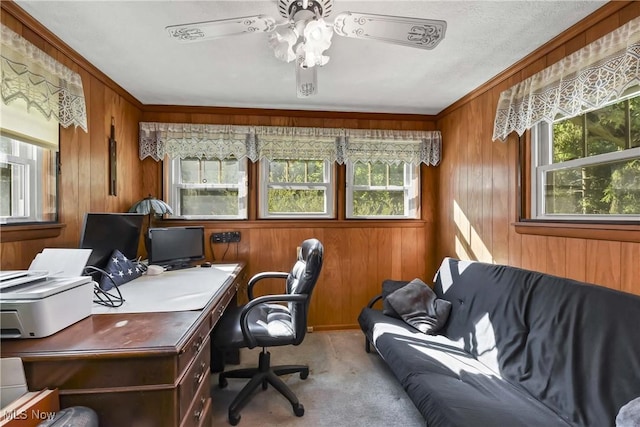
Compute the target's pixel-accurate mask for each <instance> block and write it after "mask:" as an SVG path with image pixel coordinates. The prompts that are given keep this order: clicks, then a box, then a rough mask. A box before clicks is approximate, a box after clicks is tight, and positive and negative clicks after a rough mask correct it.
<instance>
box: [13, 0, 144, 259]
mask: <svg viewBox="0 0 640 427" xmlns="http://www.w3.org/2000/svg"><path fill="white" fill-rule="evenodd" d="M1 18H2V23H3V24H5V25H7V26H8V27H9V28H10V29H12V30H13V31H15V32H16V33H18V34H20V35H22V36H23V37H24V38H25V39H27V40H28V41H30V42H31V43H33V44H34V45H36V46H37V47H39V48H40V49H42V50H44V51H45V52H47V53H48V54H49V55H51V56H52V57H53V58H55V59H57V60H58V61H60V62H61V63H62V64H64V65H66V66H67V67H69V68H71V69H72V70H74V71H76V72H78V73H79V74H80V76H81V78H82V84H83V86H84V93H85V97H86V104H87V116H88V117H87V118H88V127H89V132H88V133H87V132H84V131H83V130H82V129H80V128H77V129H76V128H73V127H70V128H62V127H61V128H60V171H61V173H60V176H59V187H58V200H59V207H58V213H59V220H60V222H61V223H63V224H64V227H63V228H62V231H61V234H60V236H58V237H56V238H46V239H29V240H18V241H12V242H4V241H3V242H2V243H0V260H1V261H0V268H2V269H5V270H8V269H21V268H27V267H28V266H29V263H30V262H31V260H32V259H33V258H34V256H35V255H36V254H37V253H38V252H40V251H41V250H42V249H43V248H45V247H62V248H64V247H70V248H71V247H78V243H79V241H80V233H81V228H82V221H83V218H84V214H85V212H126V211H127V209H128V208H129V207H130V206H131V205H132V204H133V203H134V202H135V201H136V200H139V199H140V198H142V196H143V194H145V193H144V192H143V189H142V186H141V185H140V182H141V181H142V169H141V168H140V161H139V160H138V122H139V121H140V117H141V114H142V111H141V109H140V107H141V105H140V104H139V103H138V102H137V101H135V100H134V99H133V98H132V97H131V96H130V95H128V94H127V93H125V92H124V91H123V90H122V89H121V88H118V87H117V86H115V84H113V82H111V81H110V80H109V79H108V78H107V77H106V76H105V75H104V74H102V73H101V72H99V71H98V70H96V69H95V68H93V67H91V66H90V65H88V64H86V62H85V61H81V60H80V61H79V60H77V58H78V56H77V54H74V53H73V52H72V51H71V49H70V48H68V47H67V46H66V45H64V43H63V42H61V41H60V40H59V39H57V38H56V37H55V36H53V35H52V34H51V33H50V32H48V31H46V30H44V29H43V27H41V26H40V24H38V23H37V22H35V21H34V20H33V19H30V17H29V16H28V15H26V14H25V13H24V12H22V11H21V9H19V8H18V7H17V6H15V4H13V3H12V2H2V15H1ZM112 118H113V120H114V123H115V129H116V141H117V166H118V183H117V191H116V193H117V196H109V195H108V193H109V191H108V188H109V187H108V185H109V176H108V167H107V166H108V154H109V151H108V139H109V135H110V127H111V120H112ZM0 240H2V236H0Z"/></svg>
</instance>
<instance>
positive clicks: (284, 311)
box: [212, 304, 296, 348]
mask: <svg viewBox="0 0 640 427" xmlns="http://www.w3.org/2000/svg"><path fill="white" fill-rule="evenodd" d="M242 309H243V306H239V307H229V308H228V309H227V310H226V311H225V313H224V315H223V316H222V318H221V319H220V321H219V322H218V324H217V325H216V327H215V329H214V330H213V334H212V338H213V342H214V344H215V346H216V347H218V348H242V347H248V345H247V343H246V342H245V339H244V335H243V334H242V329H241V327H240V314H241V313H242ZM248 324H249V330H250V331H251V333H252V334H253V335H254V336H255V337H256V340H257V343H258V346H259V347H275V346H280V345H291V344H293V343H294V341H295V338H296V335H295V332H294V330H293V327H292V323H291V314H290V313H289V309H288V308H287V307H286V306H283V305H280V304H260V305H258V306H256V307H255V308H254V309H252V310H251V311H250V312H249V315H248Z"/></svg>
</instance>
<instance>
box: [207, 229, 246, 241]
mask: <svg viewBox="0 0 640 427" xmlns="http://www.w3.org/2000/svg"><path fill="white" fill-rule="evenodd" d="M239 241H240V232H239V231H223V232H221V233H211V243H237V242H239Z"/></svg>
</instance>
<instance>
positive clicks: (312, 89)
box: [296, 56, 318, 98]
mask: <svg viewBox="0 0 640 427" xmlns="http://www.w3.org/2000/svg"><path fill="white" fill-rule="evenodd" d="M303 60H304V57H301V56H298V59H297V61H296V91H297V93H298V98H308V97H310V96H312V95H315V94H316V93H318V67H302V61H303Z"/></svg>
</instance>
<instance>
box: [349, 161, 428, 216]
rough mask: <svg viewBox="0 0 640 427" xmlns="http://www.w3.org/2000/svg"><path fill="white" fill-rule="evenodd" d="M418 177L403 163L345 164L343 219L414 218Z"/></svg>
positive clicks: (417, 213)
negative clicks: (345, 191)
mask: <svg viewBox="0 0 640 427" xmlns="http://www.w3.org/2000/svg"><path fill="white" fill-rule="evenodd" d="M418 178H419V169H418V166H417V165H411V164H408V163H405V162H400V163H398V164H391V165H389V164H386V163H378V162H376V163H367V162H356V163H351V162H349V163H347V218H418V215H419V213H420V212H419V205H420V203H419V193H420V185H419V179H418Z"/></svg>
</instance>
